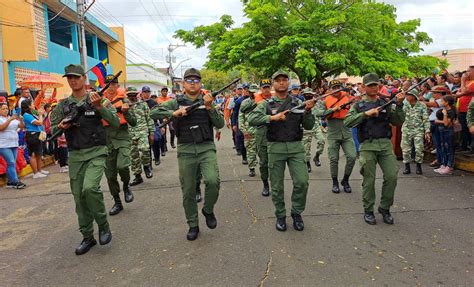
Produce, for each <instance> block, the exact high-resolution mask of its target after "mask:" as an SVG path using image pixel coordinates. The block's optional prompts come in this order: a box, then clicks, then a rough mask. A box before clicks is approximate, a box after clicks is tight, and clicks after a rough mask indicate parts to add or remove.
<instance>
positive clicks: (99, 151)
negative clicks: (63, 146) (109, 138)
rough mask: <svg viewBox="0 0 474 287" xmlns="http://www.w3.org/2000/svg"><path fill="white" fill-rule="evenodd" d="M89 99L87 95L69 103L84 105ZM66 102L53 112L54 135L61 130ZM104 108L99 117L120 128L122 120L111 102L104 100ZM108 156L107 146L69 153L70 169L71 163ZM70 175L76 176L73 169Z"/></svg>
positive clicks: (52, 128) (70, 100) (62, 102)
mask: <svg viewBox="0 0 474 287" xmlns="http://www.w3.org/2000/svg"><path fill="white" fill-rule="evenodd" d="M86 98H87V94H86V95H84V97H82V98H81V99H77V98H75V97H73V96H69V97H68V101H69V103H76V104H79V103H82V102H83V101H84V100H85V99H86ZM63 106H64V101H61V102H59V104H58V105H57V106H56V108H55V109H54V110H53V111H52V112H51V116H50V118H51V132H52V133H53V134H54V133H55V132H56V131H57V130H58V129H59V128H58V125H59V123H60V122H61V121H62V120H63V118H64V113H63ZM102 106H103V108H102V109H100V110H98V113H99V115H100V116H101V117H102V119H103V120H105V121H106V122H108V123H109V125H110V126H114V127H118V126H119V125H120V120H119V118H118V117H117V114H116V113H117V110H115V108H114V107H113V106H112V104H111V103H110V101H109V100H107V99H105V98H104V99H102ZM104 155H107V146H94V147H90V148H85V149H80V150H72V151H70V152H69V159H68V161H69V167H70V168H71V163H78V162H84V161H89V160H91V159H93V158H96V157H99V156H104ZM69 174H70V175H75V173H74V171H73V170H72V169H70V170H69Z"/></svg>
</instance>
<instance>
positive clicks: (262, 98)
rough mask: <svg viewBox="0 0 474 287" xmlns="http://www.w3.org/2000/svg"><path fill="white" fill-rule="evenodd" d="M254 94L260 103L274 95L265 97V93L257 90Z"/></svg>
mask: <svg viewBox="0 0 474 287" xmlns="http://www.w3.org/2000/svg"><path fill="white" fill-rule="evenodd" d="M254 96H255V102H256V103H257V104H258V103H260V102H261V101H263V100H268V99H269V98H271V97H272V96H271V95H270V97H268V98H265V97H264V96H263V93H262V92H256V93H255V94H254Z"/></svg>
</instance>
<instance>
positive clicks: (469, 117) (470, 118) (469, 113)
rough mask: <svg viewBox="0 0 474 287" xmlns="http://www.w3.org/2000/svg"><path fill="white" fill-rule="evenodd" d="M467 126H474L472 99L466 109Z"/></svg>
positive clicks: (473, 103) (473, 102)
mask: <svg viewBox="0 0 474 287" xmlns="http://www.w3.org/2000/svg"><path fill="white" fill-rule="evenodd" d="M467 126H468V127H469V128H470V127H472V126H474V100H471V103H470V104H469V109H468V110H467Z"/></svg>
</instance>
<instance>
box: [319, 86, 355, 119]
mask: <svg viewBox="0 0 474 287" xmlns="http://www.w3.org/2000/svg"><path fill="white" fill-rule="evenodd" d="M341 93H342V96H341V98H336V97H335V96H328V97H327V98H326V100H325V103H326V109H331V108H337V107H340V106H342V105H344V104H347V103H348V102H350V98H349V96H348V95H347V93H344V92H341ZM348 112H349V109H343V110H339V111H337V112H334V113H332V114H331V115H330V116H329V117H328V118H329V119H345V118H346V116H347V113H348Z"/></svg>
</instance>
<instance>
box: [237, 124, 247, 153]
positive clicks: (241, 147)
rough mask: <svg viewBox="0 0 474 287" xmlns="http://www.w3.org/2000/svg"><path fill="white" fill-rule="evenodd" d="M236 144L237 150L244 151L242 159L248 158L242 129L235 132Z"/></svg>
mask: <svg viewBox="0 0 474 287" xmlns="http://www.w3.org/2000/svg"><path fill="white" fill-rule="evenodd" d="M235 144H236V147H237V150H239V151H240V152H241V153H242V159H246V158H247V150H246V149H245V145H244V134H243V133H242V132H241V131H240V130H237V132H236V133H235Z"/></svg>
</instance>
